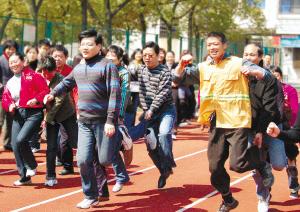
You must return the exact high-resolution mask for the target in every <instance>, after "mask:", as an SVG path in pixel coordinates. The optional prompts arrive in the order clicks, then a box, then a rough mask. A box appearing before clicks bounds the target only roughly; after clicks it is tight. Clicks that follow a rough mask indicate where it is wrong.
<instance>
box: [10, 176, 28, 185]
mask: <svg viewBox="0 0 300 212" xmlns="http://www.w3.org/2000/svg"><path fill="white" fill-rule="evenodd" d="M30 184H32V182H31V178H30V177H26V178H24V179H20V180H17V181H15V182H14V186H22V185H30Z"/></svg>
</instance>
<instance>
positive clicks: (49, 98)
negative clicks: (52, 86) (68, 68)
mask: <svg viewBox="0 0 300 212" xmlns="http://www.w3.org/2000/svg"><path fill="white" fill-rule="evenodd" d="M53 99H54V96H53V95H52V94H47V95H46V96H45V97H44V100H43V103H44V105H46V104H47V103H48V102H51V101H52V100H53Z"/></svg>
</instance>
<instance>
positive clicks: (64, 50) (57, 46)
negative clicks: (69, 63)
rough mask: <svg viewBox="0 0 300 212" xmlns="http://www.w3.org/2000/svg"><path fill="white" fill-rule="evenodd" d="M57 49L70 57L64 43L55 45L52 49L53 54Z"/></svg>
mask: <svg viewBox="0 0 300 212" xmlns="http://www.w3.org/2000/svg"><path fill="white" fill-rule="evenodd" d="M55 51H59V52H62V53H64V55H65V57H68V55H69V52H68V49H66V47H64V46H63V45H60V44H58V45H55V46H54V47H53V48H52V49H51V51H50V52H51V54H53V52H55Z"/></svg>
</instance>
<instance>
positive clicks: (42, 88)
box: [34, 73, 50, 104]
mask: <svg viewBox="0 0 300 212" xmlns="http://www.w3.org/2000/svg"><path fill="white" fill-rule="evenodd" d="M34 79H35V87H36V89H37V91H39V92H38V94H37V95H36V97H35V98H36V99H37V101H38V102H39V103H41V104H43V99H44V97H45V96H46V95H47V94H48V93H49V92H50V90H49V88H48V85H47V82H46V80H45V79H44V78H43V77H42V76H41V75H40V74H38V73H35V75H34Z"/></svg>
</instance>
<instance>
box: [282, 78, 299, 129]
mask: <svg viewBox="0 0 300 212" xmlns="http://www.w3.org/2000/svg"><path fill="white" fill-rule="evenodd" d="M282 88H283V94H284V100H285V101H284V102H285V103H288V104H289V107H290V108H291V110H292V117H291V120H290V126H293V125H294V124H295V121H296V118H297V114H298V94H297V90H296V88H294V87H293V86H291V85H289V84H285V83H282Z"/></svg>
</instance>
